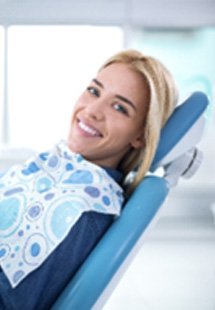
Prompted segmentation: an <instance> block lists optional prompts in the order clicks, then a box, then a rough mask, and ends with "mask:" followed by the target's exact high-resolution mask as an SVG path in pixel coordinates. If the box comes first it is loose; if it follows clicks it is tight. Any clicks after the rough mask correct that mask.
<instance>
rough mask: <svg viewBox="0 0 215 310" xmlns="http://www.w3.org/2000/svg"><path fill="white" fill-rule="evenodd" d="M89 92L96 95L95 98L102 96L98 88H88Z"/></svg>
mask: <svg viewBox="0 0 215 310" xmlns="http://www.w3.org/2000/svg"><path fill="white" fill-rule="evenodd" d="M87 91H88V92H89V93H90V94H92V95H94V96H96V97H99V95H100V92H99V90H98V89H97V88H96V87H93V86H89V87H87Z"/></svg>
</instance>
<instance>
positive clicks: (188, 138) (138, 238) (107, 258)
mask: <svg viewBox="0 0 215 310" xmlns="http://www.w3.org/2000/svg"><path fill="white" fill-rule="evenodd" d="M207 105H208V99H207V96H206V95H205V94H204V93H202V92H195V93H193V94H192V95H191V96H190V97H189V98H188V99H186V100H185V101H184V103H183V104H181V105H179V106H177V107H176V109H175V111H174V113H173V114H172V116H171V118H170V119H169V120H168V122H167V123H166V125H165V127H164V128H163V130H162V133H161V138H160V142H159V145H158V148H157V152H156V155H155V158H154V160H153V163H152V166H151V168H150V171H149V174H148V175H147V176H146V177H145V178H144V180H143V181H142V182H141V183H140V184H139V186H138V187H137V188H136V189H135V191H134V192H133V193H132V195H131V197H129V199H128V200H127V202H126V203H125V205H124V207H123V210H122V214H121V216H120V217H119V218H118V219H116V220H115V222H114V223H113V224H112V225H111V227H110V228H109V229H108V231H107V232H106V234H105V235H104V236H103V237H102V239H101V240H100V242H99V243H98V244H97V245H96V247H95V249H94V250H93V251H92V253H91V254H90V255H89V257H88V258H87V260H86V261H85V262H84V264H83V265H82V266H81V268H80V269H79V271H78V272H77V273H76V275H75V276H74V277H73V279H71V281H70V283H69V284H68V286H67V287H66V289H65V290H64V291H63V293H62V294H61V296H60V297H59V298H58V300H57V301H56V303H55V305H54V306H53V308H52V310H68V309H69V310H89V309H94V310H96V309H102V306H103V305H104V303H105V302H106V300H107V299H108V297H109V296H110V295H111V292H112V291H113V290H114V288H115V287H116V285H117V283H118V282H119V280H120V278H121V277H122V275H123V273H124V272H125V270H126V269H127V267H128V265H129V264H130V263H131V262H132V259H133V258H134V256H135V254H136V253H137V251H138V249H139V248H140V247H141V246H142V244H143V241H144V238H145V234H146V231H147V230H148V228H149V227H150V226H151V224H152V223H153V222H154V220H155V219H156V217H157V215H158V213H159V212H158V211H159V209H160V207H161V205H162V204H163V202H164V200H165V198H166V197H167V195H168V193H169V190H170V189H171V188H172V187H173V186H175V185H176V184H177V182H178V179H179V178H180V177H184V178H189V177H191V176H192V175H193V174H194V173H195V171H196V170H197V169H198V167H199V165H200V164H201V161H202V152H201V151H199V150H198V149H197V148H196V147H195V146H196V144H197V143H198V142H199V140H200V138H201V136H202V132H203V129H204V123H205V118H204V115H203V114H204V112H205V110H206V108H207ZM161 167H162V169H163V171H164V173H163V175H162V176H158V175H156V171H158V168H161ZM159 170H160V169H159ZM155 215H156V216H155Z"/></svg>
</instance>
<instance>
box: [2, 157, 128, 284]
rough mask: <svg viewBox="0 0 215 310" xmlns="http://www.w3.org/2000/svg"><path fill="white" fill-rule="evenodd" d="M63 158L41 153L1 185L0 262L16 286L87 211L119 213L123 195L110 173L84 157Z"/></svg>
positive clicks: (13, 172) (9, 175) (12, 173)
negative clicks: (109, 175) (108, 175)
mask: <svg viewBox="0 0 215 310" xmlns="http://www.w3.org/2000/svg"><path fill="white" fill-rule="evenodd" d="M62 154H63V156H59V154H56V153H49V152H44V153H40V154H39V155H38V156H37V157H36V158H35V160H33V161H30V162H29V163H28V164H26V165H24V167H23V168H21V170H20V171H17V172H16V171H12V172H10V173H9V174H8V175H7V178H5V179H3V181H4V182H3V183H1V184H3V187H1V188H0V199H1V200H0V201H1V202H0V242H1V244H0V262H1V265H2V268H3V270H4V271H5V272H6V274H7V275H8V277H9V280H10V282H11V284H12V286H13V287H15V286H16V285H17V284H18V283H19V282H20V281H21V280H22V279H23V278H24V277H25V276H27V274H28V273H29V272H31V271H32V270H34V269H35V268H37V267H38V266H39V265H40V264H41V263H42V262H43V261H44V260H45V259H46V258H47V257H48V256H49V255H50V254H51V252H52V251H53V250H54V249H55V248H56V246H58V244H59V243H60V242H62V241H63V240H64V238H65V237H66V235H67V234H68V233H69V231H70V229H71V228H72V226H73V225H74V224H75V223H76V221H77V220H78V219H79V217H80V216H81V214H82V213H83V212H85V211H88V210H92V209H93V210H95V211H97V212H103V213H112V214H118V213H119V209H120V205H119V203H120V202H122V193H120V191H119V190H118V187H117V188H115V186H116V185H112V184H115V183H113V182H112V181H111V182H112V183H109V182H110V180H111V179H110V178H108V179H107V174H106V173H104V172H103V170H102V169H101V168H99V167H97V166H95V165H93V164H91V163H89V162H87V161H85V160H84V159H83V157H82V156H80V155H77V154H75V155H73V156H71V154H68V153H67V152H62V153H61V155H62ZM91 165H92V166H91ZM96 169H98V171H97V170H96ZM20 174H21V175H22V176H23V177H22V178H20V177H19V175H20ZM32 175H34V176H35V178H30V179H29V176H32ZM1 181H2V180H1ZM7 182H8V183H7ZM107 182H108V183H107ZM9 184H10V187H9V186H8V185H9ZM117 186H118V185H117ZM116 193H117V194H116ZM23 197H25V198H23ZM35 198H36V200H35ZM120 200H121V201H120ZM1 219H4V220H1ZM2 240H3V242H2ZM14 240H16V242H17V244H16V243H14ZM10 242H12V243H10ZM11 244H13V250H11ZM14 244H15V245H14ZM16 261H17V262H18V263H17V265H16Z"/></svg>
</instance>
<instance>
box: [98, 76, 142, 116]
mask: <svg viewBox="0 0 215 310" xmlns="http://www.w3.org/2000/svg"><path fill="white" fill-rule="evenodd" d="M92 81H93V82H94V83H95V84H97V85H98V86H100V87H101V88H103V89H104V85H103V84H102V83H101V82H100V81H98V80H97V79H93V80H92ZM115 97H116V98H118V99H120V100H122V101H124V102H125V103H127V104H129V105H130V106H131V107H132V108H133V109H134V110H135V111H136V110H137V109H136V106H135V105H134V103H133V102H132V101H131V100H129V99H128V98H126V97H124V96H121V95H116V96H115Z"/></svg>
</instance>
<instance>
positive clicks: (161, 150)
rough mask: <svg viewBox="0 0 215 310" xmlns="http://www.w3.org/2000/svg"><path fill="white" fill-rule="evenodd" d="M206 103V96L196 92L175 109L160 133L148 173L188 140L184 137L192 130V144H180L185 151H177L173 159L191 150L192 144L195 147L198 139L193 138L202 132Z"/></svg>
mask: <svg viewBox="0 0 215 310" xmlns="http://www.w3.org/2000/svg"><path fill="white" fill-rule="evenodd" d="M208 103H209V101H208V97H207V96H206V94H204V93H203V92H200V91H198V92H194V93H193V94H191V96H190V97H189V98H187V99H186V100H185V101H184V102H183V103H182V104H180V105H179V106H177V107H176V108H175V111H174V112H173V114H172V115H171V117H170V118H169V120H168V121H167V123H166V124H165V126H164V128H163V129H162V131H161V136H160V141H159V144H158V148H157V151H156V154H155V157H154V160H153V163H152V165H151V168H150V171H152V172H153V171H154V170H155V169H157V167H159V166H160V165H159V163H160V162H161V161H162V160H163V159H164V158H165V157H166V156H167V155H168V154H169V153H171V152H172V151H173V149H176V148H177V145H179V144H180V142H182V141H183V140H188V139H185V137H186V136H187V135H188V133H189V132H190V131H191V129H192V130H193V135H192V136H193V138H192V139H193V143H192V141H191V145H190V146H189V144H190V142H189V143H188V144H187V143H186V146H184V145H185V143H181V144H183V147H184V148H185V149H184V150H183V149H180V151H179V150H177V152H176V153H178V154H177V155H175V154H174V157H176V156H180V155H181V154H182V153H184V152H186V151H187V150H188V149H189V147H190V148H191V147H192V144H193V145H195V144H196V143H197V142H198V139H199V137H195V136H197V135H199V132H200V130H201V131H202V128H203V121H202V120H203V119H202V115H203V112H204V111H205V110H206V108H207V106H208ZM189 138H190V137H189ZM186 142H187V141H186ZM170 157H171V156H170Z"/></svg>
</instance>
